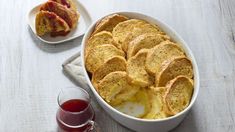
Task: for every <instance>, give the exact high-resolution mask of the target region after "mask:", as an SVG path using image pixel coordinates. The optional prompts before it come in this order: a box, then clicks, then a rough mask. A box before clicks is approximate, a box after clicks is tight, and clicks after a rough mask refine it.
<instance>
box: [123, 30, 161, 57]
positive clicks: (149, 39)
mask: <svg viewBox="0 0 235 132" xmlns="http://www.w3.org/2000/svg"><path fill="white" fill-rule="evenodd" d="M162 41H164V39H162V37H161V36H160V35H158V34H143V35H140V36H138V37H136V38H135V39H134V40H133V41H131V42H130V44H129V47H128V51H127V59H129V58H130V57H132V56H134V55H135V54H136V53H137V52H138V51H139V50H141V49H151V48H153V47H154V46H156V45H158V44H160V43H161V42H162Z"/></svg>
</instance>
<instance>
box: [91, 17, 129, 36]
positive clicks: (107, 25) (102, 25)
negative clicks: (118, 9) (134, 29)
mask: <svg viewBox="0 0 235 132" xmlns="http://www.w3.org/2000/svg"><path fill="white" fill-rule="evenodd" d="M126 20H128V18H127V17H125V16H123V15H120V14H112V15H110V16H106V17H105V18H103V19H102V20H100V21H99V22H98V23H97V24H96V26H95V29H94V32H93V34H96V33H98V32H101V31H108V32H112V31H113V28H114V27H115V26H116V25H117V24H118V23H120V22H123V21H126Z"/></svg>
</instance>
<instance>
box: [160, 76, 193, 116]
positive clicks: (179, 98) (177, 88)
mask: <svg viewBox="0 0 235 132" xmlns="http://www.w3.org/2000/svg"><path fill="white" fill-rule="evenodd" d="M166 88H167V91H166V93H165V95H164V97H163V99H164V103H165V104H166V105H165V111H166V113H167V114H169V115H175V114H177V113H179V112H181V111H182V110H184V109H185V108H186V107H187V106H188V105H189V103H190V101H191V97H192V94H193V81H192V80H191V79H190V78H188V77H187V76H182V75H180V76H177V77H176V78H174V79H173V80H171V81H170V82H169V83H168V84H167V86H166Z"/></svg>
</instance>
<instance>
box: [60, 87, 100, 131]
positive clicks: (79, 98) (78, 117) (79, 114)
mask: <svg viewBox="0 0 235 132" xmlns="http://www.w3.org/2000/svg"><path fill="white" fill-rule="evenodd" d="M57 101H58V105H59V109H58V111H57V115H56V120H57V123H58V126H59V131H60V132H99V131H100V130H99V129H98V128H99V127H98V125H97V124H96V123H95V122H94V119H95V113H94V110H93V108H92V106H91V99H90V96H89V94H88V93H87V92H86V91H85V90H84V89H82V88H78V87H75V88H65V89H62V90H61V92H60V93H59V95H58V98H57Z"/></svg>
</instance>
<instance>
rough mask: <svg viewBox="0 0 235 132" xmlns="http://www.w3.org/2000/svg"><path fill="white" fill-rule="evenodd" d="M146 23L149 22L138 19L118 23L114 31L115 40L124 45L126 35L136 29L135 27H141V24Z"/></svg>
mask: <svg viewBox="0 0 235 132" xmlns="http://www.w3.org/2000/svg"><path fill="white" fill-rule="evenodd" d="M146 23H147V22H145V21H142V20H138V19H129V20H126V21H123V22H120V23H118V24H117V25H116V26H115V27H114V28H113V32H112V34H113V39H114V41H115V42H116V43H118V44H120V45H122V43H123V42H124V40H125V37H126V36H127V35H128V34H129V33H130V32H131V31H132V30H133V29H134V27H141V25H144V24H146Z"/></svg>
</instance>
